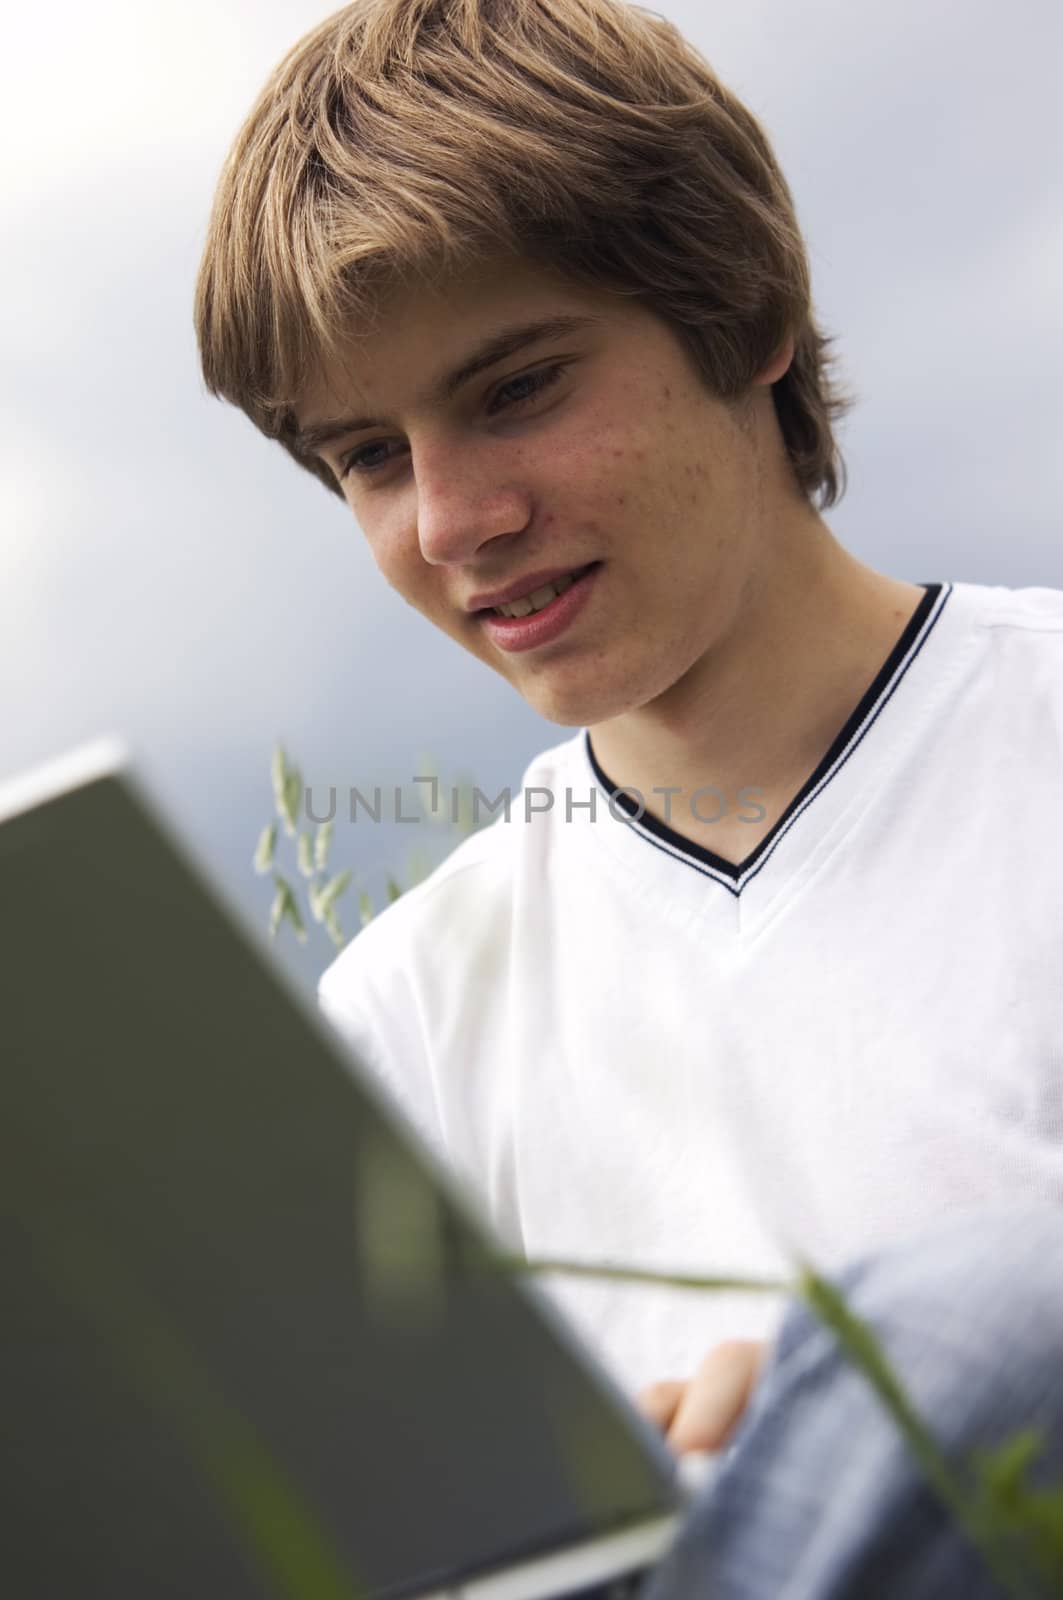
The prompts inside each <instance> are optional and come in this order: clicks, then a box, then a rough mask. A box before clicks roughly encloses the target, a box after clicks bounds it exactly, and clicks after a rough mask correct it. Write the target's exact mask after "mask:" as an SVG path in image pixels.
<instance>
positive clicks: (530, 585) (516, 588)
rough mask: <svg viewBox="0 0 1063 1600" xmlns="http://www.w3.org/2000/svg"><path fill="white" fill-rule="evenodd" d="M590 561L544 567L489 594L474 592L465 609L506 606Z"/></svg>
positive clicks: (579, 570)
mask: <svg viewBox="0 0 1063 1600" xmlns="http://www.w3.org/2000/svg"><path fill="white" fill-rule="evenodd" d="M590 565H591V563H590V562H587V561H582V562H580V564H579V566H576V567H549V568H546V567H544V568H543V570H542V571H541V572H529V573H528V574H527V575H526V576H525V577H523V578H517V579H516V581H515V582H513V583H510V584H507V585H506V587H505V588H504V589H493V590H492V591H491V592H490V593H489V594H488V593H485V594H474V595H473V597H472V599H471V600H470V601H469V603H468V604H467V606H466V607H465V609H466V611H489V610H490V609H491V607H492V606H508V605H509V603H510V601H511V600H520V599H522V598H523V597H524V595H526V594H534V593H535V591H536V589H542V588H545V586H546V585H547V584H548V583H556V582H557V580H558V578H567V577H568V575H569V573H570V572H582V571H583V569H584V568H585V567H587V566H590Z"/></svg>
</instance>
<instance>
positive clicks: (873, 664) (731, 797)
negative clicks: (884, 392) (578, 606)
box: [590, 513, 925, 859]
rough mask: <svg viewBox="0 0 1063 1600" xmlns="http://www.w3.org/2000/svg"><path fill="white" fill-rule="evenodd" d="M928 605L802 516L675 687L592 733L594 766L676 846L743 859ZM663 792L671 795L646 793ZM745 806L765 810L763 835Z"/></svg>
mask: <svg viewBox="0 0 1063 1600" xmlns="http://www.w3.org/2000/svg"><path fill="white" fill-rule="evenodd" d="M924 592H925V591H924V590H923V589H921V588H920V587H919V586H918V585H916V584H911V583H904V582H901V581H899V580H896V579H893V578H888V577H885V576H884V575H882V574H881V573H878V572H875V571H873V570H872V569H871V568H870V567H867V566H864V565H863V564H862V563H861V562H859V561H857V560H856V558H855V557H853V556H851V555H850V554H849V553H848V552H847V551H845V550H844V549H843V548H842V547H841V545H839V543H838V542H837V540H836V539H835V538H834V536H833V534H832V533H831V532H830V530H829V529H828V528H827V526H826V524H825V523H823V522H822V520H821V519H820V518H819V517H818V516H816V515H815V514H814V513H813V514H811V515H810V518H809V520H808V521H807V522H805V523H804V524H803V525H802V526H800V527H794V526H792V525H791V526H790V527H789V528H788V529H787V535H786V538H785V539H779V540H777V541H775V542H774V544H773V546H772V548H771V550H770V551H769V552H768V554H767V556H766V558H765V559H764V560H763V561H762V562H761V563H760V565H759V567H758V568H757V570H755V571H754V572H752V573H751V574H749V576H748V578H747V580H746V582H745V585H744V588H743V590H742V592H741V594H740V595H739V597H738V599H737V601H736V603H735V604H734V605H733V606H732V607H731V611H730V615H729V616H727V617H726V618H724V619H723V621H722V622H721V626H720V629H719V632H718V635H717V637H716V639H715V640H714V642H713V643H712V645H711V646H710V648H709V649H708V650H707V651H706V652H705V654H704V655H703V656H702V657H701V659H700V660H699V661H697V662H696V663H695V665H694V666H693V667H692V668H691V670H690V671H689V672H688V673H687V674H685V675H684V677H683V678H682V679H681V680H680V681H679V682H678V683H675V684H673V685H672V686H671V688H670V689H669V690H667V692H666V693H665V694H663V695H660V696H659V697H658V698H657V699H655V700H653V701H651V702H649V703H648V704H646V705H644V706H640V707H638V708H636V709H633V710H631V711H628V712H625V713H623V714H622V715H621V716H618V717H615V718H612V719H611V720H610V721H607V722H604V723H599V724H598V725H597V726H595V727H592V728H591V729H590V734H591V742H592V744H593V746H594V752H595V755H596V757H597V759H598V761H599V762H600V764H601V766H602V768H603V769H604V771H605V772H606V773H607V774H608V776H609V777H610V779H612V781H613V782H614V783H616V784H618V785H621V786H623V787H630V788H633V789H636V790H638V792H639V794H640V795H641V796H642V798H643V800H644V801H645V804H646V810H647V811H648V812H649V813H651V814H652V815H654V816H656V817H658V818H660V819H661V820H663V821H666V822H668V824H669V826H671V827H672V828H674V829H675V831H676V832H677V833H680V834H682V835H683V836H684V837H686V838H689V839H692V840H694V841H695V842H696V843H698V844H700V845H703V846H704V847H705V848H707V849H710V850H714V851H716V852H717V853H718V854H721V855H723V856H724V858H725V859H741V857H742V855H743V854H746V853H748V849H747V848H745V847H747V846H748V848H749V849H751V848H752V847H753V846H754V845H755V844H756V843H757V842H758V840H759V838H760V837H763V835H764V833H766V832H768V831H770V829H771V827H773V826H774V824H775V822H776V821H777V820H778V817H779V816H780V815H781V814H782V812H783V811H784V810H785V809H786V806H787V805H788V804H789V802H790V800H791V799H792V798H793V797H794V795H795V794H796V793H797V792H798V790H799V789H800V787H801V786H802V784H803V783H804V782H805V781H806V780H807V779H808V778H809V777H810V776H811V774H812V773H813V772H814V771H815V769H816V767H817V766H818V764H819V762H820V761H821V760H822V758H823V756H824V755H825V754H826V752H827V750H828V749H829V748H830V745H831V743H832V742H833V740H834V739H835V737H836V736H837V734H838V733H839V732H840V731H841V728H842V727H843V726H844V723H845V721H846V719H847V718H848V717H849V716H850V715H851V713H852V712H853V711H854V710H855V709H856V707H857V706H858V705H859V703H860V700H861V699H862V697H863V695H864V694H865V693H866V692H867V690H868V689H869V688H870V686H871V684H872V683H873V682H874V679H875V676H876V674H877V673H878V671H879V670H880V668H881V667H882V664H883V662H884V661H885V660H886V657H887V656H888V655H889V652H890V650H891V649H892V648H893V646H894V645H895V644H896V642H897V640H898V638H899V637H900V635H901V633H902V632H903V630H904V628H905V626H906V625H907V623H908V621H909V620H910V618H911V616H912V614H913V613H914V611H915V609H916V607H917V606H918V604H919V602H920V600H921V599H922V598H923V595H924ZM709 786H712V787H713V788H714V789H715V790H716V794H715V795H708V796H706V797H704V798H702V799H699V800H698V801H697V802H696V804H695V807H694V809H693V810H692V809H691V806H690V804H689V803H688V802H689V797H690V796H691V795H693V794H694V793H695V791H696V790H698V789H703V788H707V787H709ZM664 787H668V788H670V789H675V790H678V791H679V792H678V793H676V794H674V795H672V796H671V797H666V796H662V795H655V794H654V793H653V791H654V789H655V788H664ZM743 789H750V790H755V791H756V792H755V793H754V794H753V795H752V797H751V798H749V799H746V800H743V798H742V796H741V793H740V791H742V790H743ZM751 806H760V807H763V808H764V809H765V811H766V813H767V814H766V816H765V817H764V818H763V820H762V822H761V823H760V824H757V825H753V824H751V823H750V822H749V821H748V820H747V819H748V817H749V814H750V812H749V808H750V807H751ZM724 807H725V809H724ZM739 812H742V813H743V816H742V819H741V820H737V819H738V814H739ZM719 813H722V814H721V815H718V816H717V820H716V821H714V822H709V821H705V822H703V821H700V820H698V816H699V815H704V816H706V817H712V816H716V815H717V814H719Z"/></svg>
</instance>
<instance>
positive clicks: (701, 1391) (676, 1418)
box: [635, 1339, 768, 1455]
mask: <svg viewBox="0 0 1063 1600" xmlns="http://www.w3.org/2000/svg"><path fill="white" fill-rule="evenodd" d="M767 1350H768V1346H767V1344H766V1342H765V1341H763V1340H756V1339H728V1340H727V1341H726V1343H725V1344H718V1345H715V1346H714V1347H713V1348H712V1349H711V1350H710V1351H709V1353H708V1355H707V1356H706V1357H705V1359H704V1361H703V1362H702V1363H701V1366H700V1367H699V1368H698V1370H697V1372H696V1373H695V1374H694V1376H693V1377H692V1378H688V1379H687V1380H686V1382H685V1383H683V1382H680V1381H679V1380H678V1379H666V1380H665V1381H663V1382H661V1383H651V1384H650V1385H649V1386H648V1388H645V1389H643V1390H642V1392H641V1394H640V1395H639V1396H638V1398H637V1399H636V1401H635V1404H636V1405H637V1406H638V1408H639V1410H640V1411H642V1412H643V1413H644V1414H645V1415H646V1416H647V1417H649V1419H650V1421H651V1422H655V1423H656V1424H657V1426H658V1427H659V1428H660V1430H661V1432H662V1433H663V1434H664V1436H665V1442H666V1443H667V1444H668V1445H669V1446H670V1447H671V1449H673V1450H674V1451H675V1453H676V1455H684V1454H686V1452H687V1451H691V1450H719V1449H720V1448H721V1447H722V1446H723V1445H724V1444H726V1443H727V1440H728V1439H729V1438H730V1436H731V1434H732V1432H733V1431H734V1429H735V1428H736V1427H737V1425H738V1422H739V1419H740V1418H741V1416H742V1413H743V1411H744V1410H745V1409H746V1404H747V1402H748V1400H749V1397H750V1395H751V1394H752V1393H753V1387H754V1385H755V1383H756V1381H757V1378H758V1377H759V1375H760V1369H761V1366H762V1365H763V1363H764V1358H765V1356H766V1354H767Z"/></svg>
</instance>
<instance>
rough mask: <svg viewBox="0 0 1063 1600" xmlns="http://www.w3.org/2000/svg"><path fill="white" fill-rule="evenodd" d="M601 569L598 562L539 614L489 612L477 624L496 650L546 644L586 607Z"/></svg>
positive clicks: (530, 648) (571, 622) (481, 614)
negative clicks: (514, 614)
mask: <svg viewBox="0 0 1063 1600" xmlns="http://www.w3.org/2000/svg"><path fill="white" fill-rule="evenodd" d="M571 570H572V569H571V568H569V571H571ZM601 570H602V563H601V562H600V561H598V562H595V563H594V565H593V566H592V567H591V568H590V570H589V571H588V572H585V573H584V574H583V576H582V578H577V579H576V581H575V583H571V584H570V585H569V586H568V588H567V589H566V590H565V592H564V594H560V595H558V597H557V599H556V600H551V601H550V604H549V605H548V606H544V607H543V609H542V610H541V611H533V612H532V613H531V615H530V616H527V617H499V616H496V615H495V614H494V612H493V611H481V612H480V614H479V621H480V624H481V626H482V627H483V629H484V631H485V633H486V634H487V635H488V637H489V638H490V639H491V641H492V643H493V644H496V645H497V646H498V648H499V649H500V650H505V651H508V652H512V651H519V650H534V649H536V648H537V647H538V646H539V645H544V644H550V643H552V641H553V640H554V639H556V638H558V637H559V636H560V635H561V634H562V633H564V632H565V630H566V629H567V628H570V627H571V626H572V624H573V622H575V620H576V618H577V617H578V616H579V615H580V613H581V612H582V611H583V609H584V607H585V606H586V605H587V604H588V602H589V600H590V597H591V593H592V591H593V589H594V585H595V579H596V578H597V577H598V574H599V573H600V572H601Z"/></svg>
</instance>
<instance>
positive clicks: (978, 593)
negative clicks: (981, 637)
mask: <svg viewBox="0 0 1063 1600" xmlns="http://www.w3.org/2000/svg"><path fill="white" fill-rule="evenodd" d="M954 587H955V589H956V590H957V592H958V593H959V594H960V595H961V596H963V597H964V598H965V599H966V601H967V603H968V605H969V607H970V611H971V616H972V620H973V622H974V624H975V626H976V627H979V628H992V629H995V630H1000V631H1002V632H1004V633H1011V634H1015V635H1019V634H1041V635H1044V636H1045V638H1046V639H1047V640H1048V641H1050V643H1049V648H1050V649H1051V648H1058V641H1059V639H1060V636H1063V589H1049V588H1044V587H1036V586H1033V587H1029V588H1023V589H1010V588H1007V587H1005V586H1004V585H1000V584H975V583H960V584H956V585H954Z"/></svg>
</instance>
